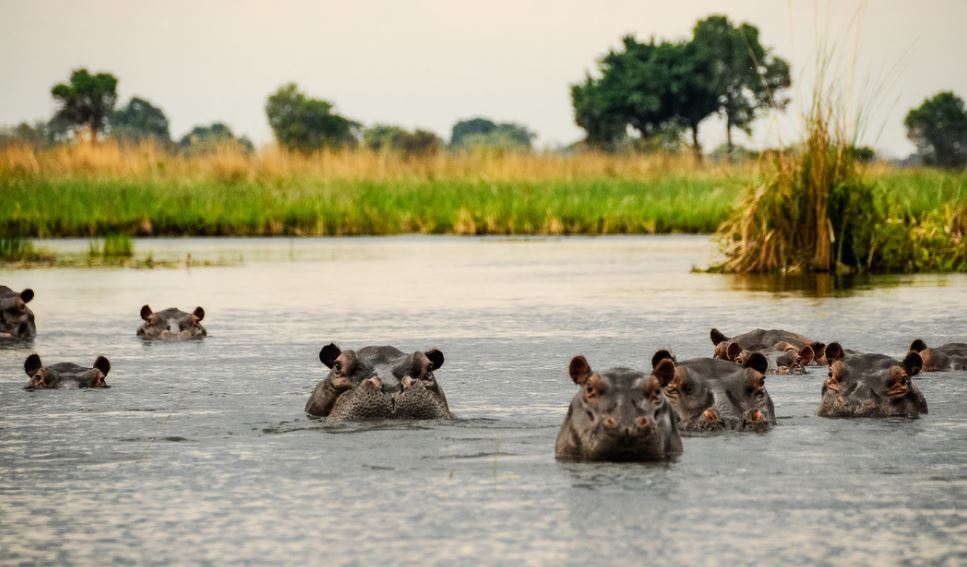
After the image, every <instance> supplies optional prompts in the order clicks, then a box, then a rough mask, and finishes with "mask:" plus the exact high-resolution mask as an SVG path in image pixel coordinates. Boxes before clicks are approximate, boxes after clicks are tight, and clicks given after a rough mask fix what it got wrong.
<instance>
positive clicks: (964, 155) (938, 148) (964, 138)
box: [903, 91, 967, 168]
mask: <svg viewBox="0 0 967 567" xmlns="http://www.w3.org/2000/svg"><path fill="white" fill-rule="evenodd" d="M903 124H904V125H905V126H906V127H907V137H908V138H910V141H912V142H913V143H914V144H915V145H916V146H917V154H918V155H919V156H920V158H921V159H923V163H925V164H927V165H936V166H940V167H950V168H959V167H964V166H965V165H967V112H965V111H964V101H963V99H961V98H960V97H958V96H957V95H955V94H954V93H952V92H950V91H946V92H941V93H937V94H936V95H934V96H933V97H931V98H928V99H926V100H924V101H923V104H921V105H920V106H918V107H917V108H914V109H912V110H910V112H909V113H907V117H906V119H904V121H903Z"/></svg>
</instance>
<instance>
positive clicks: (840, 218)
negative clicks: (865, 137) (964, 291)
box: [713, 93, 967, 273]
mask: <svg viewBox="0 0 967 567" xmlns="http://www.w3.org/2000/svg"><path fill="white" fill-rule="evenodd" d="M835 100H836V99H835V97H832V96H830V95H828V94H823V93H819V94H816V95H815V96H814V97H813V104H812V106H811V109H810V112H809V114H808V115H807V118H806V124H805V125H806V134H807V135H806V139H805V141H804V142H803V143H802V144H801V145H800V147H799V148H797V149H795V150H792V151H787V152H781V153H778V154H774V155H772V156H771V160H772V161H771V162H769V163H766V164H764V168H763V170H764V171H765V173H764V174H763V175H764V179H763V180H762V181H761V182H759V183H757V184H756V185H755V186H754V187H753V188H752V189H751V190H749V191H748V192H747V194H746V195H745V197H743V198H742V200H741V201H740V202H739V204H738V206H737V207H736V208H735V209H734V210H733V211H732V213H731V214H730V215H729V217H728V219H727V220H726V221H725V222H723V223H722V225H721V226H720V227H719V229H718V231H717V233H716V239H717V240H718V242H719V244H720V247H721V250H722V252H723V254H724V256H725V261H724V262H723V263H722V264H721V265H719V266H717V267H715V268H713V269H714V270H717V271H724V272H736V273H769V272H772V273H804V272H820V273H821V272H835V273H853V272H898V271H907V272H909V271H927V270H931V271H949V270H957V271H967V243H965V242H964V230H965V224H967V205H965V204H964V203H963V202H962V201H961V200H960V198H959V191H958V197H957V198H956V199H955V201H954V202H952V203H947V204H945V205H943V206H941V207H934V208H931V209H926V210H920V211H917V212H916V213H915V212H912V211H911V210H910V209H909V208H906V207H904V206H903V204H902V203H901V202H900V200H899V198H898V196H897V195H896V193H895V192H892V191H888V190H886V189H885V187H884V186H883V185H882V184H879V183H877V182H872V181H869V180H868V179H867V178H866V176H865V175H864V171H863V170H862V167H863V166H862V164H860V163H858V162H857V161H856V160H855V159H854V154H853V152H852V151H850V149H851V148H852V147H853V146H854V144H853V143H852V140H851V139H850V136H849V135H848V128H847V127H846V124H847V122H846V121H845V120H844V119H843V115H842V114H841V113H840V108H838V104H837V103H836V102H835Z"/></svg>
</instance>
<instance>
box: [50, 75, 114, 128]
mask: <svg viewBox="0 0 967 567" xmlns="http://www.w3.org/2000/svg"><path fill="white" fill-rule="evenodd" d="M117 85H118V80H117V78H115V77H114V75H111V74H110V73H97V74H95V75H92V74H91V73H90V72H88V70H87V69H83V68H82V69H76V70H75V71H73V72H72V73H71V77H70V82H68V83H58V84H56V85H54V87H53V88H52V89H51V91H50V92H51V94H52V95H53V97H54V98H55V99H56V100H57V102H58V103H59V104H60V108H59V109H58V110H57V112H56V113H55V114H54V121H56V122H57V123H59V124H63V125H67V126H69V127H72V128H75V129H76V128H79V127H86V128H87V129H88V132H89V134H90V136H91V143H96V142H97V134H98V132H102V131H104V129H105V127H106V126H107V120H108V117H109V116H110V115H111V111H112V110H113V109H114V104H115V103H116V102H117Z"/></svg>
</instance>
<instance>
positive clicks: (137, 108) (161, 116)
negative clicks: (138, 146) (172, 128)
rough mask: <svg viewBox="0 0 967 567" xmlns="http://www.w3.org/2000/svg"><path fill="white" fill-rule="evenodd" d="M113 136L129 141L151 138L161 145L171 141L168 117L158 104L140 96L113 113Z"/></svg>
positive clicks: (136, 141)
mask: <svg viewBox="0 0 967 567" xmlns="http://www.w3.org/2000/svg"><path fill="white" fill-rule="evenodd" d="M110 128H111V136H112V137H114V138H116V139H118V140H120V141H123V142H128V143H139V142H144V141H147V140H151V141H153V142H155V143H157V144H159V145H161V146H166V145H168V144H170V143H171V134H170V133H169V132H168V117H167V116H165V113H164V111H162V110H161V109H160V108H158V107H157V106H155V105H153V104H151V103H150V102H148V101H147V100H145V99H143V98H140V97H132V98H131V100H129V101H128V103H127V104H126V105H124V106H122V107H121V108H119V109H118V110H115V111H114V112H113V113H111V118H110Z"/></svg>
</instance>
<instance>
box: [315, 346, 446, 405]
mask: <svg viewBox="0 0 967 567" xmlns="http://www.w3.org/2000/svg"><path fill="white" fill-rule="evenodd" d="M319 360H320V361H321V362H322V364H323V365H325V366H326V367H327V368H329V375H328V376H327V377H326V378H325V380H323V381H322V382H320V383H319V385H318V386H316V388H315V390H314V391H313V393H312V396H311V397H310V398H309V402H308V403H307V404H306V412H307V413H308V414H310V415H312V416H316V417H327V418H328V419H329V420H330V421H342V420H358V419H376V418H397V419H444V418H449V417H452V416H451V414H450V408H449V405H448V404H447V399H446V396H445V395H444V394H443V389H442V388H441V387H440V385H439V384H438V383H437V380H436V377H435V376H434V375H433V371H434V370H437V369H438V368H440V367H441V366H443V361H444V359H443V353H442V352H440V351H439V350H436V349H431V350H428V351H425V352H419V351H417V352H414V353H412V354H406V353H404V352H402V351H400V350H399V349H396V348H394V347H391V346H382V347H365V348H361V349H359V350H358V351H354V350H341V349H340V348H339V347H338V346H336V345H335V344H332V343H330V344H328V345H326V346H324V347H323V348H322V350H320V351H319Z"/></svg>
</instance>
